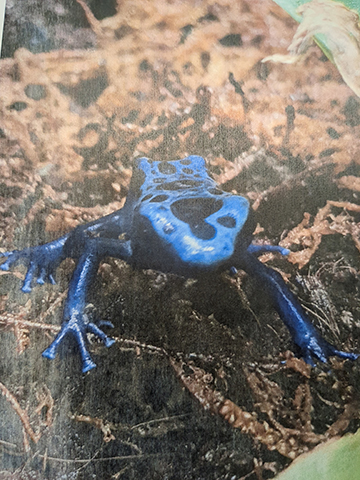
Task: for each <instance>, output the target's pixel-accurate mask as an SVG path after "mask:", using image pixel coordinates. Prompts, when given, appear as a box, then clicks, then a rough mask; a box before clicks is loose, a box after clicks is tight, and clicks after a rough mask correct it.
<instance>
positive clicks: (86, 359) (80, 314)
mask: <svg viewBox="0 0 360 480" xmlns="http://www.w3.org/2000/svg"><path fill="white" fill-rule="evenodd" d="M105 256H112V257H117V258H121V259H124V260H126V259H128V258H129V257H130V256H131V249H130V244H129V242H125V241H124V242H121V241H120V240H118V239H107V238H96V239H88V240H87V242H86V247H85V249H84V251H83V253H82V254H81V255H80V257H79V259H78V261H77V265H76V268H75V270H74V273H73V276H72V278H71V281H70V285H69V292H68V296H67V299H66V303H65V308H64V319H65V321H64V322H63V324H62V327H61V330H60V332H59V334H58V335H57V336H56V338H55V340H54V341H53V342H52V344H51V345H50V346H49V347H48V348H47V349H46V350H45V351H44V352H43V356H44V357H46V358H49V359H54V358H55V356H56V352H57V349H58V347H59V345H60V344H61V343H62V341H63V340H64V338H65V337H66V335H68V334H71V335H73V336H74V338H75V340H76V342H77V344H78V347H79V350H80V355H81V360H82V371H83V373H85V372H87V371H89V370H91V369H92V368H94V367H96V364H95V363H94V362H93V360H92V359H91V356H90V354H89V352H88V350H87V347H86V344H87V337H86V334H87V333H93V334H94V335H96V336H97V337H98V338H100V339H101V340H102V341H103V342H104V344H105V345H106V346H107V347H110V346H111V345H112V344H113V343H114V340H113V339H111V338H109V337H108V336H107V335H106V334H105V333H104V332H103V331H102V330H101V329H100V328H99V326H98V325H96V324H95V323H93V322H91V321H90V320H89V318H88V316H87V315H86V313H85V307H86V297H87V292H88V290H89V287H90V285H91V282H92V280H93V278H94V276H95V275H96V273H97V270H98V266H99V263H100V261H101V260H102V258H104V257H105Z"/></svg>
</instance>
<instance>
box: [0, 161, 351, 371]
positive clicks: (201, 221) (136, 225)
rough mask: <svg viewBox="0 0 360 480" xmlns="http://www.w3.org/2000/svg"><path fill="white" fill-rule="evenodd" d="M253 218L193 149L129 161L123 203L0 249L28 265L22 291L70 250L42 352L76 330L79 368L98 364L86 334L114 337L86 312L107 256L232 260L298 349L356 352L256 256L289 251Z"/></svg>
mask: <svg viewBox="0 0 360 480" xmlns="http://www.w3.org/2000/svg"><path fill="white" fill-rule="evenodd" d="M253 230H254V221H253V218H252V215H251V210H250V206H249V202H248V201H247V200H246V199H245V198H244V197H241V196H238V195H233V194H230V193H226V192H223V191H222V190H220V189H219V187H218V185H217V184H216V182H215V181H214V180H213V179H212V178H210V177H209V175H208V173H207V170H206V166H205V161H204V159H203V158H201V157H198V156H190V157H187V158H184V159H182V160H175V161H169V162H154V161H151V160H149V159H147V158H141V159H139V160H137V161H136V162H135V164H134V169H133V176H132V179H131V183H130V189H129V194H128V197H127V199H126V202H125V205H124V207H123V208H122V209H121V210H118V211H116V212H114V213H112V214H111V215H107V216H106V217H102V218H100V219H98V220H95V221H93V222H90V223H88V224H86V225H81V226H78V227H77V228H75V229H74V230H73V231H71V232H70V233H69V234H67V235H64V236H62V237H61V238H59V239H57V240H54V241H53V242H50V243H47V244H45V245H41V246H37V247H33V248H26V249H24V250H20V251H18V250H14V251H12V252H6V253H3V254H1V255H2V256H5V257H7V259H6V261H5V262H4V263H3V264H2V265H1V267H0V268H1V269H2V270H9V268H10V267H12V266H13V265H14V264H16V263H23V264H25V265H26V266H27V274H26V277H25V280H24V283H23V287H22V290H23V292H26V293H28V292H30V291H31V286H32V284H33V282H34V281H35V280H36V282H37V283H39V284H43V283H44V282H50V283H55V280H54V272H55V270H56V268H57V267H58V266H59V264H60V263H61V262H62V261H63V260H64V259H65V258H67V257H71V258H73V259H74V260H75V262H76V267H75V270H74V273H73V276H72V278H71V281H70V285H69V292H68V296H67V299H66V302H65V307H64V322H63V324H62V327H61V330H60V332H59V334H58V335H57V337H56V338H55V340H54V341H53V342H52V344H51V345H50V346H49V347H48V348H47V349H46V350H45V351H44V352H43V356H44V357H46V358H50V359H53V358H55V356H56V351H57V349H58V347H59V345H60V343H61V342H62V341H63V339H64V338H65V337H66V336H67V335H73V336H74V337H75V339H76V341H77V344H78V346H79V351H80V354H81V358H82V366H83V368H82V371H83V372H87V371H88V370H91V369H92V368H94V367H95V363H94V362H93V360H92V359H91V357H90V355H89V353H88V351H87V348H86V343H87V337H86V334H87V333H88V332H91V333H93V334H95V335H96V336H98V337H99V338H100V339H101V340H102V341H103V342H104V343H105V345H106V346H107V347H109V346H110V345H112V344H113V342H114V340H112V339H111V338H109V337H108V336H107V335H105V333H104V332H103V331H102V330H101V328H100V327H101V326H103V325H104V324H107V325H110V326H111V324H109V323H106V322H102V323H101V322H100V323H99V324H95V323H93V322H92V321H90V320H89V318H88V317H87V315H86V313H85V307H86V296H87V292H88V290H89V287H90V285H91V282H92V280H93V278H94V276H95V275H96V273H97V270H98V266H99V263H100V262H101V260H102V259H103V258H104V257H108V256H110V257H115V258H120V259H122V260H125V261H126V262H128V263H129V264H130V265H132V266H133V267H135V268H144V269H146V268H151V269H154V270H160V271H162V272H169V273H175V274H178V275H183V276H185V277H199V276H201V275H202V274H204V273H206V272H209V271H214V270H215V271H222V270H224V269H229V270H230V271H233V272H234V271H236V269H237V268H241V269H243V270H245V271H246V272H247V273H249V274H250V275H253V276H254V277H255V278H257V280H258V281H259V283H260V284H261V286H262V288H263V289H264V290H265V291H266V292H267V293H268V294H269V296H270V298H271V299H272V301H273V304H274V307H275V308H276V310H277V311H278V313H279V315H280V317H281V318H282V320H283V322H284V323H285V325H286V326H287V327H288V329H289V331H290V333H291V335H292V338H293V340H294V342H295V343H296V345H297V346H298V348H299V350H300V353H301V355H302V357H303V358H304V359H305V361H306V362H308V363H309V364H311V365H313V364H314V363H313V358H316V359H318V360H321V361H322V362H326V361H327V360H328V358H329V357H330V356H332V355H336V356H338V357H341V358H345V359H351V360H355V359H356V358H357V357H358V355H357V354H354V353H346V352H342V351H339V350H337V349H336V348H335V347H333V346H332V345H331V344H329V343H328V342H327V341H326V340H324V339H323V338H322V337H321V335H320V333H319V332H318V331H317V330H316V328H315V327H314V326H313V325H312V324H311V323H310V321H309V319H308V317H307V315H306V314H305V312H304V310H303V308H302V307H301V305H300V304H299V302H298V301H297V299H296V298H295V296H294V295H293V294H292V293H291V292H290V291H289V290H288V288H287V287H286V285H285V283H284V281H283V279H282V277H281V275H280V274H279V273H277V272H276V271H274V270H272V269H270V268H268V267H266V266H265V265H264V264H263V263H261V262H260V261H259V260H258V259H257V255H259V254H261V253H263V252H265V251H275V252H279V253H281V254H283V255H287V254H288V253H289V252H288V250H286V249H284V248H281V247H276V246H274V247H273V246H268V245H267V246H256V245H253V244H251V240H252V232H253Z"/></svg>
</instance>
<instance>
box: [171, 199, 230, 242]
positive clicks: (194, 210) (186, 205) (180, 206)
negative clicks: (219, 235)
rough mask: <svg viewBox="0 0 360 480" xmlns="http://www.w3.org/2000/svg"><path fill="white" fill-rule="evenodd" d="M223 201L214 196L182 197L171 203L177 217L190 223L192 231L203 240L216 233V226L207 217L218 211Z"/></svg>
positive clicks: (172, 210) (212, 236)
mask: <svg viewBox="0 0 360 480" xmlns="http://www.w3.org/2000/svg"><path fill="white" fill-rule="evenodd" d="M222 206H223V201H222V200H220V199H213V198H182V199H180V200H177V201H176V202H174V203H172V204H171V207H170V208H171V212H172V213H173V215H175V217H176V218H178V219H179V220H181V221H182V222H185V223H187V224H188V225H189V227H190V229H191V231H192V233H193V234H194V235H195V236H196V237H198V238H201V239H202V240H210V239H211V238H214V237H215V235H216V230H215V228H214V227H213V226H212V225H210V224H208V223H206V222H205V219H206V218H207V217H209V216H210V215H212V214H213V213H215V212H217V211H218V210H220V209H221V207H222Z"/></svg>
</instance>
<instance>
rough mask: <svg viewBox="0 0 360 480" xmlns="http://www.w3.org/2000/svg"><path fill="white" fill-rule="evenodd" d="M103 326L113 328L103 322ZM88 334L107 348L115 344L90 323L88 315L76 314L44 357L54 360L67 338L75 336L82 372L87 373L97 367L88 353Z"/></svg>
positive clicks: (96, 326)
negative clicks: (96, 338) (92, 335)
mask: <svg viewBox="0 0 360 480" xmlns="http://www.w3.org/2000/svg"><path fill="white" fill-rule="evenodd" d="M102 325H106V326H112V325H111V324H110V322H102ZM87 333H92V334H94V335H95V336H96V337H98V338H99V339H100V340H102V341H103V343H104V344H105V346H106V347H110V346H111V345H113V343H114V342H115V340H114V339H112V338H110V337H108V336H107V335H106V334H105V333H104V332H103V331H102V330H101V329H100V328H99V326H98V325H96V324H95V323H93V322H90V321H88V318H87V315H86V314H82V313H79V312H74V313H73V314H72V316H71V318H70V320H68V321H66V322H64V323H63V325H62V327H61V330H60V332H59V333H58V335H57V336H56V338H55V340H54V341H53V342H52V344H51V345H50V346H49V347H48V348H47V349H46V350H45V351H44V352H43V354H42V355H43V357H45V358H49V359H50V360H53V359H54V358H55V356H56V352H57V349H58V347H59V346H60V344H61V343H62V341H63V340H64V338H65V336H66V335H68V334H70V335H73V337H74V338H75V341H76V343H77V345H78V348H79V351H80V355H81V361H82V372H83V373H86V372H88V371H89V370H91V369H93V368H95V367H96V364H95V363H94V362H93V360H92V359H91V356H90V354H89V352H88V351H87V348H86V344H87V343H88V342H87Z"/></svg>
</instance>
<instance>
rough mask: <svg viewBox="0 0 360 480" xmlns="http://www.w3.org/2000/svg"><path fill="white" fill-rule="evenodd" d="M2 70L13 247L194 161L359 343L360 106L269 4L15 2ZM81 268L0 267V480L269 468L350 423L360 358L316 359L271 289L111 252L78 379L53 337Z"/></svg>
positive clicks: (323, 314)
mask: <svg viewBox="0 0 360 480" xmlns="http://www.w3.org/2000/svg"><path fill="white" fill-rule="evenodd" d="M5 22H6V23H5V30H4V41H3V52H2V59H1V60H0V92H1V94H0V111H1V114H0V238H1V243H0V245H1V251H7V250H11V249H14V248H24V247H26V246H31V245H36V244H39V243H42V242H45V241H49V240H52V239H54V238H57V237H59V236H60V235H62V234H63V233H64V232H68V231H70V230H71V229H72V228H74V227H75V226H76V225H78V224H80V223H85V222H87V221H90V220H93V219H95V218H98V217H100V216H102V215H105V214H108V213H110V212H112V211H115V210H117V209H119V208H121V206H122V205H123V202H124V200H125V197H126V195H127V191H128V185H129V180H130V177H131V171H132V170H131V167H132V162H133V160H134V159H135V158H136V157H140V156H147V157H150V158H153V159H155V160H169V159H177V158H183V157H184V156H186V155H189V154H197V155H201V156H203V157H204V158H206V160H207V165H208V168H209V171H210V173H211V174H212V176H213V177H214V179H215V180H216V181H217V182H218V183H219V184H220V185H221V188H222V189H223V190H226V191H232V192H236V193H239V194H242V195H244V196H246V197H247V198H248V199H249V200H250V202H251V204H252V206H253V209H254V210H255V214H256V220H257V228H256V232H255V235H254V238H255V239H256V241H258V242H259V243H263V242H268V243H271V244H274V245H275V244H279V243H280V244H281V245H282V246H284V247H287V248H289V249H290V250H291V251H292V253H291V254H290V256H289V259H288V260H287V259H285V258H281V257H277V256H275V255H273V254H271V255H270V254H267V255H264V256H263V257H262V261H264V262H266V263H267V264H268V265H269V266H271V267H273V268H276V269H277V270H279V271H280V273H281V274H282V275H283V277H284V278H285V279H286V281H287V282H288V285H289V288H290V289H291V290H292V291H293V292H294V293H295V294H296V295H297V296H298V297H299V299H300V301H301V303H302V304H303V306H304V308H305V309H306V310H307V311H308V312H309V315H310V317H311V319H312V321H313V323H314V324H315V325H316V326H317V327H318V328H319V329H320V331H321V333H322V334H323V335H324V337H325V338H327V339H328V340H329V341H330V342H332V343H334V344H336V345H337V346H338V348H340V349H342V350H346V351H352V352H360V345H359V333H360V306H359V305H360V303H359V297H360V282H359V268H360V260H359V250H360V238H359V233H360V227H359V219H360V203H359V195H360V163H359V157H358V151H359V142H360V140H359V139H360V135H359V133H360V100H359V99H358V98H357V97H356V96H355V94H354V93H353V92H352V91H351V90H350V89H349V87H347V85H345V84H344V82H343V80H342V79H341V76H340V75H339V73H338V72H337V70H336V68H335V67H334V66H333V65H332V64H331V63H330V62H329V61H328V60H327V58H326V57H325V56H324V55H323V54H322V52H321V51H320V50H319V49H318V47H316V46H315V45H314V47H312V49H311V51H310V52H309V55H308V56H307V57H306V58H305V59H304V60H303V61H302V63H301V64H294V65H274V64H270V63H262V62H261V60H262V59H263V58H265V57H266V56H268V55H271V54H274V53H278V52H280V53H285V51H286V48H287V45H288V44H289V43H290V41H291V38H292V36H293V35H294V33H295V31H296V22H294V21H292V20H291V19H290V18H289V17H288V15H287V14H286V13H285V12H283V11H282V10H281V9H280V8H279V7H278V6H277V5H276V4H275V3H273V2H271V1H270V0H265V1H264V0H262V1H256V0H239V1H238V2H231V1H230V0H218V1H216V2H211V1H203V2H195V1H190V0H189V1H178V0H173V1H166V0H158V1H149V2H136V1H132V0H123V1H120V0H119V2H118V4H117V2H116V1H115V0H113V1H106V2H105V1H100V0H93V1H91V2H90V1H89V2H88V4H86V3H85V2H84V1H82V0H77V2H70V1H69V0H62V1H49V2H46V4H45V2H42V1H40V0H26V1H22V2H15V1H13V0H7V10H6V20H5ZM72 269H73V263H72V261H70V260H68V261H65V262H64V263H63V264H62V265H61V267H60V268H59V269H58V271H57V276H56V280H57V284H56V285H54V286H53V285H44V286H41V287H36V288H35V289H34V290H33V292H32V293H31V294H28V295H26V294H23V293H22V292H21V291H20V287H21V279H23V278H24V273H25V270H24V269H23V268H22V267H19V268H16V269H14V271H11V272H1V275H0V309H1V311H0V348H1V351H2V355H1V356H0V372H1V377H0V382H1V383H0V390H1V392H2V394H3V395H2V397H1V398H0V432H1V434H0V452H1V457H0V458H1V460H0V465H1V468H0V479H8V478H9V479H30V478H32V479H42V478H51V479H69V480H70V479H74V480H75V479H76V480H77V479H85V478H86V479H88V478H101V479H111V478H114V479H126V480H127V479H139V478H143V479H144V480H147V479H149V480H150V479H168V480H177V479H194V480H195V479H196V480H200V479H204V480H205V479H206V480H209V479H228V480H235V479H236V480H240V479H245V478H246V479H247V480H255V479H258V480H259V479H267V478H272V477H274V476H275V475H276V474H277V473H278V472H279V471H281V470H283V469H284V468H285V467H286V466H287V465H288V464H289V463H290V462H291V461H292V460H293V459H294V458H296V457H297V456H298V455H300V454H301V453H303V452H306V451H309V450H311V449H312V448H313V447H315V446H316V445H318V444H320V443H322V442H324V441H326V440H327V439H329V438H332V437H334V436H336V435H342V434H343V433H345V432H354V431H356V430H357V428H358V427H359V418H358V410H359V409H358V406H359V405H358V402H359V367H358V362H349V361H346V362H344V361H339V360H337V359H333V360H332V361H331V363H329V364H327V365H322V364H318V365H317V366H316V367H314V368H311V367H309V366H308V365H306V364H305V363H304V362H303V361H302V360H301V359H298V358H296V356H295V354H296V350H295V347H294V345H293V343H292V341H291V338H290V335H289V333H288V331H287V329H286V327H285V326H284V325H283V324H282V322H281V320H280V319H279V317H278V316H277V314H276V312H275V311H274V310H273V308H272V307H271V305H270V303H269V301H268V299H266V298H264V295H263V294H262V291H261V288H260V287H259V286H258V285H256V284H254V282H253V281H252V280H251V279H250V278H249V277H248V276H246V275H245V274H244V273H243V272H238V274H237V275H236V276H234V277H231V276H229V275H228V274H227V273H226V272H225V273H223V274H221V275H214V276H211V277H210V276H209V277H208V278H207V279H206V280H203V281H193V280H191V279H190V280H189V279H187V280H186V279H183V278H179V277H176V276H172V275H165V274H163V273H161V272H155V271H134V270H133V269H132V268H130V267H129V266H128V265H127V264H126V263H124V262H121V261H118V260H114V259H107V260H106V261H105V262H104V263H103V264H102V265H101V266H100V269H99V273H98V278H97V280H96V282H95V284H94V285H93V288H92V291H91V298H89V311H91V313H92V314H93V315H94V316H95V317H96V318H101V319H103V320H107V321H111V322H112V323H113V324H114V326H115V328H114V329H111V330H110V329H108V331H107V333H108V334H109V335H111V336H112V337H113V338H115V339H116V343H115V345H113V346H112V347H111V348H110V349H106V348H105V347H104V346H103V345H102V344H100V343H97V342H96V340H94V339H90V340H92V341H91V344H90V351H91V354H92V357H93V358H94V359H95V361H96V363H97V368H96V369H95V370H92V371H91V372H89V373H87V374H85V375H82V374H81V373H80V365H79V358H78V355H77V352H76V350H75V349H74V348H73V345H72V344H71V342H70V341H69V342H66V343H65V345H64V346H63V349H62V351H61V352H60V355H59V356H58V357H59V358H57V359H56V360H55V361H49V360H46V359H44V358H43V357H42V356H41V352H42V351H43V350H44V349H45V348H46V347H47V346H48V345H49V344H50V342H51V340H52V338H53V337H54V335H55V334H56V333H57V332H58V330H59V325H60V324H61V318H62V304H63V301H64V299H65V296H66V293H67V286H68V282H69V279H70V276H71V272H72Z"/></svg>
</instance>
